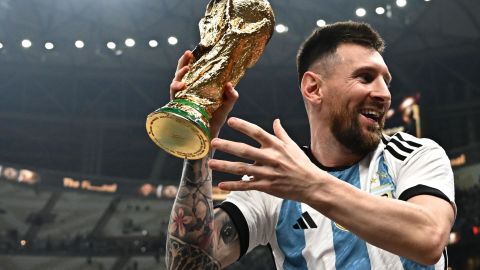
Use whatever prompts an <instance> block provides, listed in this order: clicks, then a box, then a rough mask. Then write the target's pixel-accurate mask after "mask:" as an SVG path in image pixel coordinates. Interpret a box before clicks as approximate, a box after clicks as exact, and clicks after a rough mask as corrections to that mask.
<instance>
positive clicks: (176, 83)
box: [170, 51, 193, 99]
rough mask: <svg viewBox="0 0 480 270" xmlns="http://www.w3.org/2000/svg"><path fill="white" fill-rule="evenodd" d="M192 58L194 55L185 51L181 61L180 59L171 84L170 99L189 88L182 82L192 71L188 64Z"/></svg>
mask: <svg viewBox="0 0 480 270" xmlns="http://www.w3.org/2000/svg"><path fill="white" fill-rule="evenodd" d="M192 57H193V54H192V52H191V51H185V52H184V53H183V55H182V56H181V57H180V59H178V64H177V70H176V71H175V76H174V78H173V80H172V83H171V84H170V99H173V98H174V97H175V94H176V93H177V92H178V91H181V90H183V89H185V88H186V87H187V85H186V84H185V83H183V82H181V80H182V79H183V76H185V74H187V72H188V71H189V70H190V67H189V66H188V63H189V62H190V60H191V59H192Z"/></svg>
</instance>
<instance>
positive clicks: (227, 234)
mask: <svg viewBox="0 0 480 270" xmlns="http://www.w3.org/2000/svg"><path fill="white" fill-rule="evenodd" d="M215 218H216V219H217V218H218V219H219V221H220V224H222V225H221V229H220V237H221V238H222V241H223V244H224V245H229V244H232V243H233V242H235V241H237V240H238V233H237V229H236V228H235V225H233V223H232V221H231V219H230V217H229V216H228V215H227V214H226V213H225V212H217V213H215Z"/></svg>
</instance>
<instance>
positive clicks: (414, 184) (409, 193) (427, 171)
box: [397, 139, 456, 213]
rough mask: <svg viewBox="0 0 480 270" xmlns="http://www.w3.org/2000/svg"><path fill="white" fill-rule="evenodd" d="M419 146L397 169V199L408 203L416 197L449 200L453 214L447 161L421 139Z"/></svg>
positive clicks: (450, 168)
mask: <svg viewBox="0 0 480 270" xmlns="http://www.w3.org/2000/svg"><path fill="white" fill-rule="evenodd" d="M422 144H423V147H420V148H419V149H418V151H415V152H413V153H412V155H411V156H409V157H408V158H407V159H406V160H405V161H404V162H403V164H402V165H401V166H400V168H399V171H398V178H397V179H398V180H397V197H398V198H399V199H401V200H408V199H410V198H412V197H414V196H417V195H432V196H436V197H439V198H442V199H445V200H447V201H449V202H450V203H451V204H452V206H453V207H454V209H455V213H456V206H455V186H454V180H453V179H454V177H453V171H452V167H451V166H450V159H449V158H448V156H447V154H446V153H445V151H444V150H443V149H442V148H441V147H440V146H439V145H438V144H437V143H435V142H433V141H431V140H428V139H423V140H422Z"/></svg>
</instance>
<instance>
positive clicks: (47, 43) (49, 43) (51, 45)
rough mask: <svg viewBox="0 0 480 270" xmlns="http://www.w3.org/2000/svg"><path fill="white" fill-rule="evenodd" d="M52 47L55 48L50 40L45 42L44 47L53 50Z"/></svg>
mask: <svg viewBox="0 0 480 270" xmlns="http://www.w3.org/2000/svg"><path fill="white" fill-rule="evenodd" d="M53 48H55V45H54V44H53V43H52V42H45V49H47V50H53Z"/></svg>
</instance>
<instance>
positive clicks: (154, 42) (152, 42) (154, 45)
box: [148, 39, 158, 48]
mask: <svg viewBox="0 0 480 270" xmlns="http://www.w3.org/2000/svg"><path fill="white" fill-rule="evenodd" d="M148 46H150V47H151V48H156V47H157V46H158V41H156V40H155V39H152V40H150V41H148Z"/></svg>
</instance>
